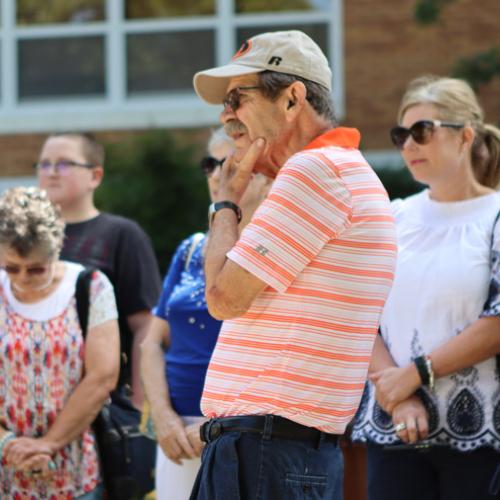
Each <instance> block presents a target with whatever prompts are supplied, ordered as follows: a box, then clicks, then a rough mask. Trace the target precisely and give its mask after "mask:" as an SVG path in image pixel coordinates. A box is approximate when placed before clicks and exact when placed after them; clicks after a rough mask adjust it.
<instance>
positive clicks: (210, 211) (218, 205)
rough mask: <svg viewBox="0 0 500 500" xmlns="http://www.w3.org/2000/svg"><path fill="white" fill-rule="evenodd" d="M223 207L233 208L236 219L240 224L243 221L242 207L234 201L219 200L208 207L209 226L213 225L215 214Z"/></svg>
mask: <svg viewBox="0 0 500 500" xmlns="http://www.w3.org/2000/svg"><path fill="white" fill-rule="evenodd" d="M223 208H230V209H231V210H233V211H234V213H235V214H236V220H237V221H238V224H239V223H240V221H241V208H240V207H239V206H238V205H236V203H233V202H232V201H217V202H215V203H212V204H211V205H210V206H209V207H208V227H209V228H210V227H211V226H212V220H213V218H214V215H215V214H216V213H217V212H218V211H219V210H222V209H223Z"/></svg>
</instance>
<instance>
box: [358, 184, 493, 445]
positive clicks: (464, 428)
mask: <svg viewBox="0 0 500 500" xmlns="http://www.w3.org/2000/svg"><path fill="white" fill-rule="evenodd" d="M393 208H394V213H395V217H396V226H397V233H398V262H397V269H396V276H395V279H394V285H393V288H392V290H391V293H390V294H389V298H388V300H387V302H386V305H385V308H384V312H383V314H382V318H381V325H380V329H381V333H382V337H383V339H384V342H385V345H386V346H387V348H388V349H389V351H390V353H391V355H392V357H393V359H394V360H395V361H396V363H397V364H398V365H399V366H405V365H407V364H408V363H410V362H411V361H412V359H414V358H416V357H418V356H421V355H424V354H427V353H430V352H432V351H433V350H434V349H436V348H437V347H438V346H440V345H442V344H444V343H445V342H447V341H448V340H450V339H451V338H453V337H454V336H455V335H459V334H460V333H461V332H462V331H463V330H464V328H466V327H467V326H469V325H470V324H472V323H474V322H475V321H476V320H477V319H478V318H480V317H487V316H490V317H491V316H500V222H499V221H498V219H497V217H498V213H499V210H500V195H499V194H498V193H494V194H490V195H486V196H481V197H478V198H473V199H470V200H465V201H460V202H450V203H441V202H436V201H434V200H432V199H431V198H430V197H429V192H428V191H427V190H425V191H423V192H421V193H419V194H417V195H414V196H411V197H409V198H407V199H405V200H395V201H394V202H393ZM495 221H496V222H495ZM499 360H500V358H498V357H497V359H496V358H495V357H492V358H489V359H486V360H484V361H482V362H481V363H477V364H476V365H474V366H471V367H469V368H466V369H463V370H460V371H459V372H457V373H453V374H451V375H448V376H446V377H440V378H439V379H437V380H436V383H435V389H434V391H429V390H427V388H422V389H419V391H418V394H419V395H420V397H421V399H422V402H423V403H424V405H425V406H426V409H427V412H428V415H429V440H430V441H431V442H441V443H448V444H449V445H450V446H451V447H453V448H454V449H456V450H459V451H468V450H473V449H475V448H478V447H481V446H488V447H493V448H494V449H496V450H498V451H500V371H499V370H500V364H499ZM352 437H353V439H354V440H361V441H371V442H374V443H378V444H381V445H384V444H391V443H394V442H396V441H398V437H397V436H396V434H395V433H394V425H393V422H392V419H391V417H390V415H388V414H387V413H386V412H385V411H384V410H382V408H381V407H380V406H379V405H378V403H377V401H376V400H375V397H374V390H373V386H372V384H371V383H368V384H367V386H366V388H365V393H364V395H363V398H362V400H361V405H360V408H359V410H358V414H357V417H356V420H355V424H354V428H353V433H352Z"/></svg>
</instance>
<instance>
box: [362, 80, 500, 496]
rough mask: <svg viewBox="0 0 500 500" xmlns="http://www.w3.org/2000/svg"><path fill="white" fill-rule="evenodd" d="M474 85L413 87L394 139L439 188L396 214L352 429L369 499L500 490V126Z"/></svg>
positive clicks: (419, 83)
mask: <svg viewBox="0 0 500 500" xmlns="http://www.w3.org/2000/svg"><path fill="white" fill-rule="evenodd" d="M483 117H484V114H483V110H482V109H481V107H480V105H479V103H478V100H477V97H476V96H475V94H474V92H473V90H472V89H471V87H470V86H469V85H468V84H467V83H466V82H465V81H462V80H458V79H453V78H438V77H422V78H418V79H416V80H414V81H413V82H411V83H410V85H409V87H408V89H407V91H406V94H405V95H404V97H403V100H402V102H401V105H400V108H399V113H398V122H399V124H398V126H396V127H394V128H393V129H392V130H391V132H390V136H391V139H392V141H393V143H394V145H395V146H396V147H397V148H398V149H399V150H400V151H401V155H402V156H403V159H404V161H405V163H406V166H407V167H408V169H409V170H410V172H411V173H412V175H413V177H414V178H415V179H416V180H417V181H419V182H421V183H423V184H425V185H426V186H427V188H426V189H424V190H423V191H422V192H420V193H418V194H416V195H413V196H410V197H409V198H406V199H404V200H395V201H394V202H393V210H394V214H395V217H396V225H397V231H398V252H399V253H398V265H397V268H396V276H395V280H394V286H393V288H392V290H391V293H390V295H389V298H388V300H387V303H386V305H385V308H384V312H383V314H382V319H381V326H380V332H381V334H380V335H379V336H378V337H377V340H376V342H375V348H374V351H373V356H372V361H371V364H370V369H369V373H370V375H369V380H370V382H369V383H368V385H367V387H366V391H365V397H364V398H363V403H362V405H361V408H360V410H359V412H358V417H357V419H356V422H355V425H354V431H353V437H354V439H357V440H361V441H367V442H368V485H369V486H368V489H369V500H399V499H405V500H417V499H418V500H420V499H422V498H434V499H436V500H438V499H439V500H448V499H453V500H455V499H458V500H488V499H490V498H498V495H499V494H500V425H499V419H498V416H499V415H500V386H499V383H498V375H499V369H500V364H499V357H498V354H499V353H500V336H499V332H500V222H499V217H500V195H499V193H498V186H499V182H500V130H499V129H498V128H497V127H495V126H493V125H489V124H486V123H484V118H483Z"/></svg>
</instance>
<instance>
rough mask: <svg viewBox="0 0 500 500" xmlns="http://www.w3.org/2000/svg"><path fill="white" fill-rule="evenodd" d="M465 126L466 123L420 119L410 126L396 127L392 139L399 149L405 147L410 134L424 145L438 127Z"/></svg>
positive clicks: (392, 132)
mask: <svg viewBox="0 0 500 500" xmlns="http://www.w3.org/2000/svg"><path fill="white" fill-rule="evenodd" d="M463 126H464V125H463V124H460V123H447V122H442V121H440V120H419V121H418V122H415V123H414V124H413V125H412V126H411V127H410V128H405V127H399V126H398V127H394V128H393V129H392V130H391V140H392V143H393V144H394V146H396V147H397V148H398V149H403V146H404V145H405V143H406V140H407V139H408V137H409V136H410V135H411V137H412V139H413V140H414V141H415V142H416V143H417V144H421V145H423V144H428V143H429V141H430V140H431V139H432V135H433V134H434V132H435V130H436V128H438V127H448V128H454V129H460V128H463Z"/></svg>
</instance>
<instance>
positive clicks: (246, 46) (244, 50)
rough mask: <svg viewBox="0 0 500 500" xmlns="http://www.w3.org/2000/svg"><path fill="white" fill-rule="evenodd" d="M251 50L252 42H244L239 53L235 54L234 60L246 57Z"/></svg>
mask: <svg viewBox="0 0 500 500" xmlns="http://www.w3.org/2000/svg"><path fill="white" fill-rule="evenodd" d="M251 48H252V42H251V40H247V41H246V42H243V45H242V46H241V47H240V50H238V52H236V54H234V56H233V57H232V59H238V57H241V56H243V55H245V54H246V53H247V52H248V51H249V50H250V49H251Z"/></svg>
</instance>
